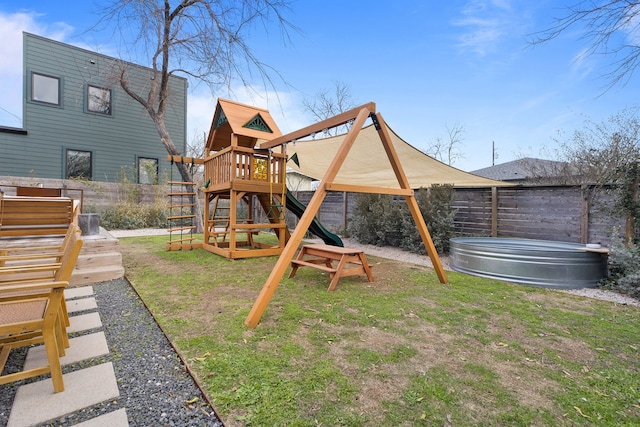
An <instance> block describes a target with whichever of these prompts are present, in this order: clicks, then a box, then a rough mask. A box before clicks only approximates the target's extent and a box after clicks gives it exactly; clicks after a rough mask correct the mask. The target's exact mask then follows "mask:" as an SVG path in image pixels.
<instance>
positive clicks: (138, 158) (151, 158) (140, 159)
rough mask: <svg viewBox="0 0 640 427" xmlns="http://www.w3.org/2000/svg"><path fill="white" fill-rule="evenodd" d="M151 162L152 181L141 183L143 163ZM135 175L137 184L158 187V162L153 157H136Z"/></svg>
mask: <svg viewBox="0 0 640 427" xmlns="http://www.w3.org/2000/svg"><path fill="white" fill-rule="evenodd" d="M148 160H151V161H153V162H154V163H155V177H154V179H153V182H142V179H141V177H142V175H143V174H142V173H141V172H142V166H143V162H144V161H148ZM137 166H138V167H137V175H138V184H143V185H158V181H159V178H158V176H159V174H160V161H159V160H158V159H157V158H155V157H145V156H138V157H137Z"/></svg>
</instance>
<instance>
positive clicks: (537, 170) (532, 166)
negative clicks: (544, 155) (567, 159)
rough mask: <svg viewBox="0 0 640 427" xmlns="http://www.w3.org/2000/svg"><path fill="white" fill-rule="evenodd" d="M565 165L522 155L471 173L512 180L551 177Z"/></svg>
mask: <svg viewBox="0 0 640 427" xmlns="http://www.w3.org/2000/svg"><path fill="white" fill-rule="evenodd" d="M564 166H565V163H564V162H559V161H556V160H545V159H536V158H532V157H524V158H522V159H517V160H513V161H511V162H506V163H501V164H499V165H494V166H489V167H486V168H482V169H477V170H475V171H473V172H472V173H473V174H476V175H480V176H483V177H485V178H490V179H499V180H501V181H507V182H514V181H525V180H527V179H532V178H540V177H551V176H553V175H554V174H555V173H557V171H560V170H562V169H563V167H564Z"/></svg>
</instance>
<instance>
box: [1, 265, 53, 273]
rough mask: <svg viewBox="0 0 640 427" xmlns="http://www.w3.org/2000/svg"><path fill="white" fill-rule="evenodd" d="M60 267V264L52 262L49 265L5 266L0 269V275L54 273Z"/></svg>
mask: <svg viewBox="0 0 640 427" xmlns="http://www.w3.org/2000/svg"><path fill="white" fill-rule="evenodd" d="M61 266H62V263H59V262H53V263H49V264H28V265H15V266H5V267H0V274H15V273H33V272H39V271H54V270H58V269H59V268H60V267H61Z"/></svg>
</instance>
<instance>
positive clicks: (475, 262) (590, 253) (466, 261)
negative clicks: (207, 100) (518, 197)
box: [450, 237, 607, 289]
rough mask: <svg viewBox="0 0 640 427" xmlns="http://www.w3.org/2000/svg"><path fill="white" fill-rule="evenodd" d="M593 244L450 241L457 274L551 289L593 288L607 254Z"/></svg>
mask: <svg viewBox="0 0 640 427" xmlns="http://www.w3.org/2000/svg"><path fill="white" fill-rule="evenodd" d="M591 246H592V245H581V244H577V243H575V244H574V243H565V242H553V241H545V240H529V239H510V238H496V237H460V238H454V239H451V245H450V264H451V268H452V269H453V270H454V271H459V272H462V273H467V274H471V275H474V276H481V277H488V278H492V279H498V280H505V281H508V282H514V283H522V284H525V285H531V286H538V287H544V288H550V289H580V288H594V287H596V286H597V285H598V282H599V281H600V280H601V279H603V278H605V277H607V253H606V250H603V249H595V248H592V247H591Z"/></svg>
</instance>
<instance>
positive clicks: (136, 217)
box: [100, 201, 167, 230]
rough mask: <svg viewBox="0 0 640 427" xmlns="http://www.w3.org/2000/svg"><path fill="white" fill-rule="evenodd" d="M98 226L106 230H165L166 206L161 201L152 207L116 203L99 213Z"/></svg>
mask: <svg viewBox="0 0 640 427" xmlns="http://www.w3.org/2000/svg"><path fill="white" fill-rule="evenodd" d="M100 224H101V225H102V226H103V227H104V228H106V229H107V230H135V229H139V228H166V227H167V206H166V203H164V202H162V201H158V202H156V203H155V204H153V205H146V204H140V203H131V202H124V203H118V204H117V205H114V206H109V207H108V208H106V209H104V210H103V211H101V212H100Z"/></svg>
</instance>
